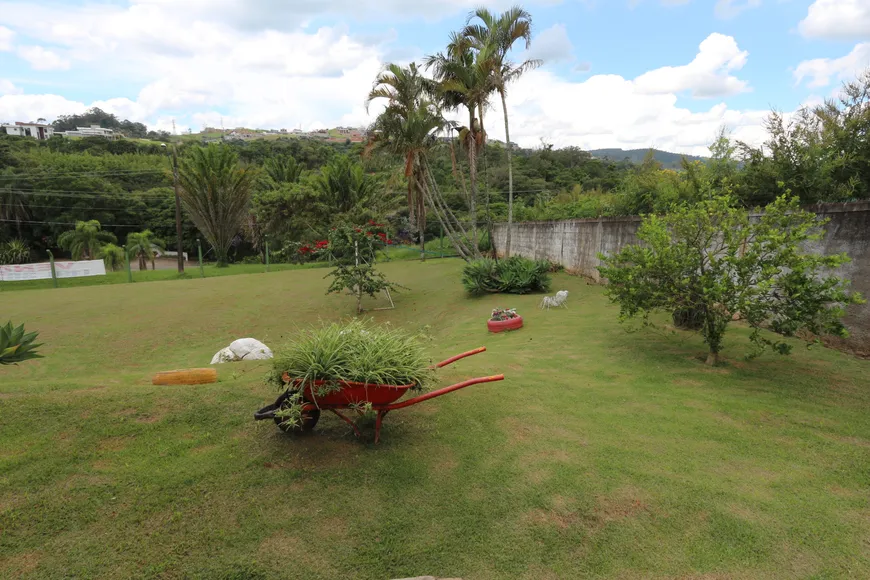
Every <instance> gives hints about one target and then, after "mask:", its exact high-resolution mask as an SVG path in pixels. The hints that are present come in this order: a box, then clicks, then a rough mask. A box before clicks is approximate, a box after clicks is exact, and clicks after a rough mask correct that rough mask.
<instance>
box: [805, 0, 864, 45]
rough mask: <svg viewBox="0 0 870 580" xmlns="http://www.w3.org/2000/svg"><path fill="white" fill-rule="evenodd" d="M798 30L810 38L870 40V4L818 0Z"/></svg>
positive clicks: (855, 0)
mask: <svg viewBox="0 0 870 580" xmlns="http://www.w3.org/2000/svg"><path fill="white" fill-rule="evenodd" d="M798 29H799V30H800V32H801V34H803V35H804V36H806V37H810V38H831V39H870V2H868V1H867V0H816V1H815V2H813V4H812V5H811V6H810V7H809V10H808V11H807V17H806V18H804V19H803V20H802V21H801V22H800V24H799V25H798Z"/></svg>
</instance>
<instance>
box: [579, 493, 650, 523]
mask: <svg viewBox="0 0 870 580" xmlns="http://www.w3.org/2000/svg"><path fill="white" fill-rule="evenodd" d="M648 501H649V498H648V495H647V493H646V492H645V491H643V490H641V489H638V488H636V487H632V486H625V487H620V488H619V489H616V490H615V491H613V492H612V493H610V494H609V495H606V496H599V497H598V498H597V501H596V504H595V509H594V511H593V512H592V515H593V524H595V525H596V526H603V525H606V524H609V523H611V522H618V521H621V520H625V519H630V518H635V517H638V516H640V515H643V514H646V513H649V512H650V508H649V505H648Z"/></svg>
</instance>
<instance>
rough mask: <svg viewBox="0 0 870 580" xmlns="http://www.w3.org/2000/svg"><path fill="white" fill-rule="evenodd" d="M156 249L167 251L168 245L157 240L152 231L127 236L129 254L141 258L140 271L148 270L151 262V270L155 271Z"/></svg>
mask: <svg viewBox="0 0 870 580" xmlns="http://www.w3.org/2000/svg"><path fill="white" fill-rule="evenodd" d="M155 248H159V249H161V250H165V249H166V243H165V242H164V241H163V240H161V239H160V238H155V237H154V232H152V231H151V230H145V231H143V232H135V233H132V234H128V235H127V253H128V254H129V255H131V256H136V257H137V258H139V269H140V270H147V269H148V261H150V262H151V269H152V270H154V269H155V267H154V258H155V256H156V255H157V252H155V251H154V249H155Z"/></svg>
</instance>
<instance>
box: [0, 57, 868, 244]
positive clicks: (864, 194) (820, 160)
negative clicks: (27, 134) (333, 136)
mask: <svg viewBox="0 0 870 580" xmlns="http://www.w3.org/2000/svg"><path fill="white" fill-rule="evenodd" d="M868 88H870V74H868V75H865V76H864V77H863V78H862V80H861V81H860V82H856V83H852V84H850V85H847V86H846V87H845V89H844V92H843V97H842V100H841V101H838V102H830V103H828V104H826V105H824V106H821V107H818V108H816V109H814V110H806V111H803V112H802V113H800V114H799V115H797V116H796V117H795V118H794V119H793V120H792V121H791V122H790V123H787V122H786V121H785V120H784V119H783V118H782V117H781V116H780V115H778V114H775V113H774V114H772V115H771V116H770V119H769V121H768V128H769V139H768V141H767V142H766V143H765V144H764V146H763V147H759V148H755V147H751V146H749V145H746V144H743V143H739V142H733V141H731V140H729V139H728V137H727V135H723V136H722V137H721V138H720V139H719V140H717V142H716V143H714V144H712V146H711V157H710V159H708V160H705V161H701V160H698V159H691V158H683V157H681V158H680V163H679V167H678V168H677V169H669V168H666V167H664V166H663V163H662V162H661V161H659V160H657V158H656V157H657V155H658V156H659V157H660V156H661V153H660V152H659V153H658V154H657V153H656V152H654V151H647V152H645V154H644V158H643V159H642V160H641V162H640V163H634V162H633V161H632V160H631V157H629V159H625V157H623V159H620V160H610V159H599V158H595V157H596V156H597V154H600V153H601V152H600V151H599V152H596V156H593V154H592V153H591V152H587V151H583V150H581V149H578V148H575V147H568V148H564V149H555V148H553V147H552V146H544V147H541V148H537V149H533V150H532V149H520V150H516V151H514V155H513V183H514V193H515V208H514V214H515V219H516V220H518V221H519V220H535V219H564V218H584V217H585V218H588V217H597V216H613V215H634V214H641V213H650V212H664V211H667V210H668V208H670V207H672V206H673V204H675V203H681V202H686V203H692V202H693V200H697V199H700V198H701V197H703V196H705V195H707V194H708V193H709V192H710V191H712V190H716V189H718V190H722V189H726V188H727V189H728V190H730V191H732V192H733V193H734V195H735V196H736V197H737V198H738V199H739V200H740V201H741V202H742V203H743V204H744V205H746V206H759V205H763V204H766V203H768V202H770V201H771V200H773V199H774V198H775V197H776V196H778V195H780V194H782V193H784V192H791V193H792V194H794V195H796V196H798V197H799V198H800V200H801V201H802V202H804V203H816V202H821V201H850V200H856V199H867V198H868V197H870V137H868V135H870V106H868V100H870V98H868V92H870V91H868ZM98 116H99V114H97V117H98ZM95 118H96V117H95ZM67 121H68V120H67ZM67 121H65V120H64V119H63V118H61V119H59V121H58V123H57V125H58V126H61V125H62V123H64V122H67ZM116 121H117V120H116ZM116 121H112V122H113V123H114V122H116ZM117 124H118V125H119V126H121V127H127V128H129V127H130V126H133V125H135V124H131V123H129V122H127V121H117ZM135 129H136V131H138V132H141V131H140V130H139V128H138V127H135ZM146 134H147V133H146ZM209 146H210V147H227V148H230V149H231V150H232V152H233V153H234V154H235V156H236V157H237V159H238V162H239V163H240V164H241V166H242V167H243V168H244V171H245V172H246V173H249V174H250V176H251V178H252V186H251V202H250V209H249V211H248V214H247V215H248V217H247V218H246V219H245V220H244V223H243V224H242V225H241V226H240V227H239V230H238V235H237V239H236V242H235V243H234V248H235V253H234V254H232V255H231V257H241V256H243V255H244V254H246V253H247V254H251V253H256V252H258V251H262V247H263V244H262V242H263V240H264V237H265V236H267V235H268V236H269V238H270V239H271V240H272V244H273V248H283V247H288V248H289V247H293V244H299V243H303V242H310V241H312V240H316V239H323V238H324V237H325V235H326V232H328V231H329V228H331V227H333V226H334V225H336V224H338V223H341V222H351V223H362V222H363V221H364V220H384V221H387V222H388V223H389V224H390V226H391V227H392V229H393V230H394V231H397V232H405V234H406V235H407V236H408V238H409V239H410V238H413V237H415V234H414V228H413V227H411V225H410V223H409V220H408V217H409V207H408V199H409V189H408V178H407V171H406V169H407V168H406V164H405V162H404V160H403V159H402V158H401V157H399V156H397V155H394V154H391V153H390V151H389V150H383V151H381V150H377V149H374V150H373V149H372V148H369V147H366V146H365V144H346V143H325V142H322V141H318V140H313V139H311V140H309V139H294V138H279V139H276V140H253V141H236V142H231V143H229V144H222V145H214V144H212V145H209ZM177 147H178V150H177V151H178V156H179V158H180V159H181V160H182V162H184V160H185V159H187V158H188V157H190V154H191V152H192V151H193V150H194V149H195V148H198V147H201V145H200V144H197V143H190V142H185V143H182V144H179V145H177ZM173 148H174V145H171V144H170V145H169V146H167V145H166V144H164V143H160V142H157V141H145V140H130V139H121V140H116V141H107V140H104V139H102V138H97V137H93V138H84V139H65V138H62V137H57V136H56V137H54V138H52V139H51V140H48V141H42V142H40V141H36V140H34V139H29V138H22V137H10V136H6V135H3V136H0V244H3V243H8V242H9V241H10V240H20V242H23V245H24V246H26V248H27V251H26V254H25V255H24V257H25V258H26V259H40V260H41V259H45V257H46V253H45V250H46V249H49V248H50V249H53V251H54V252H56V255H68V254H65V253H64V252H63V251H62V250H61V249H60V248H58V238H59V237H60V235H61V234H62V233H63V232H65V231H68V230H70V229H72V228H74V227H75V224H76V222H79V221H87V220H97V221H99V223H100V226H101V228H102V230H104V231H106V232H108V233H110V234H111V235H114V236H115V237H116V238H117V240H118V243H119V244H123V243H124V242H125V240H126V239H127V236H128V234H130V233H132V232H140V231H142V230H146V229H148V230H151V231H152V232H153V233H154V235H155V237H157V238H162V239H164V240H166V241H167V245H168V248H169V249H175V243H174V240H175V203H174V194H173V179H172V172H171V152H172V150H173ZM506 153H507V152H506V151H505V149H504V148H503V147H502V146H501V145H499V144H486V145H485V146H484V147H483V149H482V151H481V155H480V156H479V167H478V179H479V183H478V186H479V192H478V194H477V196H478V208H479V211H478V213H477V216H478V223H479V224H483V223H486V222H488V221H490V220H492V221H499V220H504V219H505V218H506V215H507V191H508V164H507V154H506ZM623 153H632V152H623ZM632 154H633V153H632ZM619 155H622V153H620V154H619ZM671 165H673V162H672V160H671ZM427 167H428V169H429V170H431V173H432V177H433V179H434V181H435V182H436V183H437V186H438V187H439V188H440V191H441V192H443V197H444V200H445V202H446V204H447V205H448V206H449V209H450V211H451V212H453V213H454V214H455V215H456V216H457V219H459V220H465V221H466V222H467V220H468V215H469V193H468V192H469V190H468V188H467V183H468V166H467V157H466V155H464V154H463V152H462V147H461V144H460V143H459V142H458V140H453V141H451V140H450V139H446V140H444V139H442V140H440V141H438V144H437V145H436V146H434V147H433V149H432V154H431V157H430V159H429V160H428V161H427ZM438 233H439V224H438V222H437V221H435V220H429V221H428V222H427V226H426V235H427V237H431V236H433V235H437V234H438ZM198 236H199V237H201V234H200V233H198V231H197V228H196V227H195V226H194V224H193V222H192V221H191V219H190V218H189V216H186V215H185V216H184V250H185V251H190V252H192V251H194V249H195V240H196V238H197V237H198ZM16 256H17V258H16V259H17V260H21V259H22V255H21V252H18V253H17V254H16ZM4 259H6V260H7V261H8V256H7V257H6V258H4Z"/></svg>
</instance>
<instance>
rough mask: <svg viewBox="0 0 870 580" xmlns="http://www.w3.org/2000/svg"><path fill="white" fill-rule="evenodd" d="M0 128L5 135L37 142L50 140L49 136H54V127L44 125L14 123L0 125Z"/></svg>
mask: <svg viewBox="0 0 870 580" xmlns="http://www.w3.org/2000/svg"><path fill="white" fill-rule="evenodd" d="M41 120H42V119H40V121H41ZM0 127H2V128H3V129H5V130H6V134H7V135H15V136H18V137H32V138H34V139H36V140H38V141H44V140H46V139H51V136H52V135H54V127H52V126H51V125H46V124H45V123H22V122H21V121H16V122H15V123H11V124H9V125H0Z"/></svg>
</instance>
